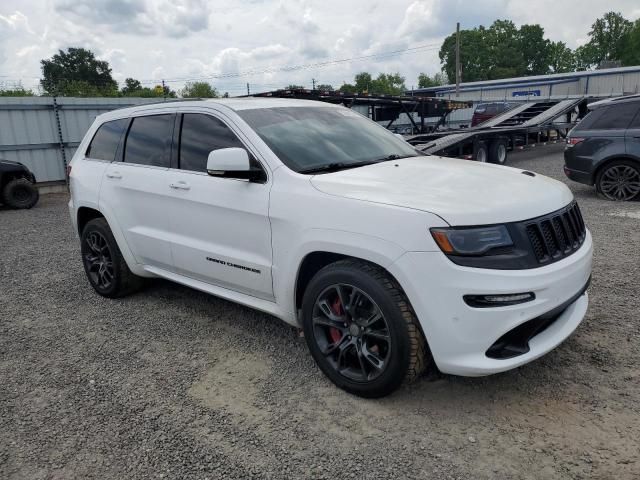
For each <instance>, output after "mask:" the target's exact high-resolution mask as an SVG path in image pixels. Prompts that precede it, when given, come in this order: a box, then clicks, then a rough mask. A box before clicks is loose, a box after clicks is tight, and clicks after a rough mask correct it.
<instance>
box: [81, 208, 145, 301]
mask: <svg viewBox="0 0 640 480" xmlns="http://www.w3.org/2000/svg"><path fill="white" fill-rule="evenodd" d="M80 253H81V255H82V264H83V266H84V270H85V272H86V274H87V279H88V280H89V283H90V284H91V286H92V287H93V289H94V290H95V291H96V292H98V293H99V294H100V295H102V296H104V297H108V298H117V297H122V296H124V295H128V294H129V293H133V292H134V291H136V290H138V289H139V288H140V287H141V286H142V284H143V279H142V278H141V277H138V276H137V275H134V274H133V272H131V270H130V269H129V266H128V265H127V262H126V261H125V259H124V257H123V255H122V252H121V251H120V248H119V247H118V242H116V239H115V237H114V236H113V232H112V231H111V229H110V228H109V224H108V223H107V221H106V220H105V219H104V218H95V219H93V220H90V221H89V222H88V223H87V224H86V225H85V226H84V228H83V230H82V235H81V237H80Z"/></svg>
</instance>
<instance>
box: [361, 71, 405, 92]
mask: <svg viewBox="0 0 640 480" xmlns="http://www.w3.org/2000/svg"><path fill="white" fill-rule="evenodd" d="M406 90H407V87H405V85H404V77H403V76H402V75H400V74H399V73H397V72H396V73H381V74H379V75H378V76H377V77H376V79H375V80H374V81H373V84H372V86H371V91H370V92H369V93H374V94H377V95H402V94H404V92H405V91H406Z"/></svg>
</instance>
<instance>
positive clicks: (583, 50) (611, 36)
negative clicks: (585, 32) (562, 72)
mask: <svg viewBox="0 0 640 480" xmlns="http://www.w3.org/2000/svg"><path fill="white" fill-rule="evenodd" d="M633 26H634V25H633V24H632V23H631V22H630V21H629V20H627V19H626V18H624V17H623V16H622V14H620V13H617V12H607V13H605V14H604V15H603V16H602V17H601V18H598V19H597V20H596V21H595V22H594V23H593V25H591V31H589V41H588V42H587V43H586V44H585V45H583V46H581V47H579V48H578V49H577V50H576V56H577V61H578V63H579V64H580V65H581V66H584V67H586V68H590V67H595V66H598V65H599V64H600V62H603V61H605V60H620V59H621V56H622V55H623V50H624V45H625V39H626V38H627V36H628V35H629V34H630V31H631V30H632V29H633Z"/></svg>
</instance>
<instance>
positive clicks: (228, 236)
mask: <svg viewBox="0 0 640 480" xmlns="http://www.w3.org/2000/svg"><path fill="white" fill-rule="evenodd" d="M177 124H178V125H179V127H178V128H180V137H179V138H180V140H179V148H178V152H177V153H178V159H177V160H178V164H177V166H178V168H175V169H171V170H170V171H169V177H170V182H169V183H170V185H171V194H172V198H173V201H172V202H171V206H170V209H169V221H170V222H171V230H172V232H173V235H172V242H171V249H172V254H173V261H174V265H175V268H176V271H177V273H180V274H182V275H186V276H188V277H191V278H194V279H197V280H201V281H204V282H207V283H211V284H214V285H218V286H221V287H225V288H229V289H232V290H235V291H238V292H242V293H246V294H249V295H253V296H256V297H259V298H263V299H267V300H272V299H273V287H272V281H271V261H272V256H271V225H270V222H269V190H270V180H267V182H265V183H252V182H249V181H247V180H238V179H232V178H219V177H212V176H209V175H208V174H207V173H206V166H207V157H208V155H209V152H211V151H213V150H217V149H220V148H229V147H240V148H246V147H245V146H244V145H243V143H242V142H241V141H240V140H239V139H238V137H237V136H236V135H235V134H234V133H233V131H232V130H231V129H230V128H229V127H228V126H227V125H226V124H225V123H224V122H223V121H222V120H220V119H219V118H216V117H213V116H211V115H208V114H203V113H184V114H183V115H182V118H181V119H180V121H179V122H177ZM251 156H252V155H251V153H250V157H251ZM252 162H255V164H256V165H257V166H260V164H259V163H258V162H257V161H256V160H255V158H252ZM261 168H263V169H264V167H262V166H261Z"/></svg>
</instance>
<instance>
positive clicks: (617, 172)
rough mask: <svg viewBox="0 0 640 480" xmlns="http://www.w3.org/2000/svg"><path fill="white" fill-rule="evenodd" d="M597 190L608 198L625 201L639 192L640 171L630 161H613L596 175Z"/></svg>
mask: <svg viewBox="0 0 640 480" xmlns="http://www.w3.org/2000/svg"><path fill="white" fill-rule="evenodd" d="M597 187H598V191H599V192H600V193H602V195H604V196H605V197H606V198H608V199H609V200H618V201H626V200H632V199H633V198H635V197H636V196H637V195H638V193H640V171H639V170H638V166H637V165H635V164H634V163H632V162H627V161H621V162H615V163H613V164H611V165H609V166H607V167H605V169H604V170H602V172H600V174H599V175H598V180H597Z"/></svg>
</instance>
